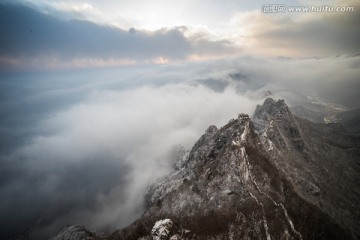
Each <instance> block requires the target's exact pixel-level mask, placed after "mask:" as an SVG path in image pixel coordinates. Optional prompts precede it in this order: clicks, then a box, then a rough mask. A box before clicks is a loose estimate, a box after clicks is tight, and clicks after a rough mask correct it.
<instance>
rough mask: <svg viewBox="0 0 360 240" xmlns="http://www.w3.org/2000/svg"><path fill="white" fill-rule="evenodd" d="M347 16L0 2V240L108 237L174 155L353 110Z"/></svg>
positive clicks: (252, 7)
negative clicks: (240, 130) (312, 107)
mask: <svg viewBox="0 0 360 240" xmlns="http://www.w3.org/2000/svg"><path fill="white" fill-rule="evenodd" d="M276 3H279V4H280V3H284V4H286V5H287V6H311V5H314V4H318V5H329V6H353V7H354V11H353V12H318V13H306V12H301V13H290V12H285V13H264V12H262V11H261V9H262V6H263V5H264V4H269V2H268V1H267V0H266V1H265V0H263V1H260V0H256V1H245V0H224V1H215V0H192V1H190V0H183V1H169V0H154V1H148V0H131V1H130V0H124V1H117V0H107V1H96V0H89V1H80V0H23V1H21V0H13V1H7V0H5V1H1V2H0V36H1V37H0V164H1V165H0V199H1V201H0V239H7V238H10V237H14V236H18V235H19V234H23V233H28V232H26V230H29V229H30V230H31V232H32V234H34V235H33V239H36V240H39V239H48V236H49V235H53V234H55V233H56V232H57V231H59V230H60V229H61V228H62V227H63V226H66V225H69V224H84V225H85V226H87V227H89V228H90V229H92V230H98V231H106V230H109V229H110V230H113V229H116V228H119V227H123V226H126V225H127V224H129V223H131V221H133V220H134V219H136V217H138V216H139V215H140V214H141V212H142V210H143V208H142V207H143V205H142V204H143V199H144V196H145V194H146V188H147V186H148V184H149V183H151V182H153V181H154V180H156V179H158V178H160V177H163V176H165V175H166V174H168V173H169V172H170V171H171V167H172V163H173V161H174V153H175V152H176V149H178V148H179V146H184V147H185V148H186V149H191V147H192V145H193V144H194V142H195V141H196V140H197V139H198V138H199V137H200V136H201V134H202V133H204V131H205V129H206V128H207V127H208V126H209V125H211V124H215V125H217V126H218V127H221V126H223V125H224V124H226V123H227V122H228V121H229V120H230V119H231V118H235V117H237V114H239V113H241V112H244V113H248V114H250V115H251V114H252V113H253V111H254V109H255V107H256V104H259V103H261V102H262V101H263V95H264V93H265V92H266V91H268V90H271V91H272V92H273V93H274V94H275V96H276V97H282V98H285V100H286V102H287V103H288V104H290V105H296V104H301V102H304V101H305V102H306V101H309V99H311V101H313V102H315V103H316V104H318V105H320V106H325V107H329V106H330V105H325V103H324V102H326V103H331V104H333V105H331V106H336V107H338V108H339V109H353V108H357V107H360V98H359V92H360V80H359V76H360V55H359V54H360V44H359V42H360V28H359V26H360V14H359V7H360V2H359V1H357V0H340V1H337V0H336V1H335V0H321V1H320V0H319V1H314V0H286V1H285V0H284V1H283V2H276Z"/></svg>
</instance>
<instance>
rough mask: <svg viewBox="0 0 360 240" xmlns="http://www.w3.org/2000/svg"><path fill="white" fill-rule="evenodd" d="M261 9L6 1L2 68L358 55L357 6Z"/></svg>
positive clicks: (352, 0) (346, 2)
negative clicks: (336, 9) (321, 9)
mask: <svg viewBox="0 0 360 240" xmlns="http://www.w3.org/2000/svg"><path fill="white" fill-rule="evenodd" d="M277 3H278V2H277ZM264 4H269V3H268V2H265V3H264V2H263V1H260V0H257V1H251V3H250V2H249V1H245V0H226V1H225V2H224V1H221V2H219V1H213V0H196V1H166V0H156V1H145V0H144V1H143V0H135V1H110V0H109V1H106V2H104V1H101V2H100V1H71V0H62V1H60V0H59V1H58V0H52V1H42V0H36V1H35V0H27V1H25V0H24V1H19V0H18V1H5V2H3V3H1V4H0V11H1V14H0V20H1V21H0V31H1V36H2V38H1V40H0V64H1V69H2V70H7V71H9V70H11V69H13V70H15V71H16V70H47V69H50V70H51V69H69V68H70V69H71V68H81V67H104V66H122V65H136V64H149V63H150V64H165V63H174V62H183V61H195V60H209V59H218V58H226V57H230V56H232V57H234V56H241V55H244V54H245V55H246V54H250V55H254V54H256V55H267V56H275V57H277V56H285V57H327V56H335V55H356V54H359V52H360V49H359V48H360V47H359V44H358V42H359V39H360V29H359V27H358V26H359V23H360V13H359V6H360V2H359V1H356V0H336V1H335V0H334V1H331V0H322V1H321V4H320V3H318V2H314V1H304V0H298V1H297V0H292V1H286V2H284V4H286V6H287V7H290V6H332V7H336V6H341V7H343V6H350V7H353V11H350V12H312V13H310V12H299V13H293V12H292V13H290V12H288V11H285V12H284V13H265V12H262V11H261V9H262V7H263V6H264ZM278 4H279V3H278ZM316 4H317V5H316Z"/></svg>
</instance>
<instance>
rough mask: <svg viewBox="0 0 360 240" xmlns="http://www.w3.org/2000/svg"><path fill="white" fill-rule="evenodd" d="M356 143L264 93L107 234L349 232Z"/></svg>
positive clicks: (212, 132) (355, 193)
mask: <svg viewBox="0 0 360 240" xmlns="http://www.w3.org/2000/svg"><path fill="white" fill-rule="evenodd" d="M359 146H360V139H359V138H358V137H356V136H353V135H350V134H348V133H347V132H346V131H345V130H343V129H342V127H341V126H340V125H336V124H332V125H325V124H313V123H311V122H308V121H305V120H302V119H299V118H297V117H295V116H294V115H293V114H292V113H291V112H290V111H289V109H288V107H287V105H286V104H285V102H284V101H283V100H279V101H274V100H273V99H271V98H268V99H266V100H265V102H264V104H263V105H262V106H258V107H257V109H256V111H255V113H254V116H253V117H252V118H251V119H250V118H249V116H248V115H246V114H240V115H239V116H238V118H237V119H232V120H230V122H229V123H228V124H226V125H225V126H224V127H222V128H220V129H217V128H216V127H215V126H210V127H209V128H208V129H207V130H206V132H205V134H204V135H203V136H201V137H200V139H199V140H198V141H197V142H196V144H195V145H194V146H193V148H192V149H191V151H190V152H189V153H187V154H185V155H184V156H182V157H181V158H180V159H179V160H178V161H177V162H176V163H175V166H174V170H173V172H172V173H171V174H170V176H168V177H167V178H165V179H163V180H162V181H159V182H158V183H155V184H153V185H152V186H151V187H150V189H149V193H148V195H147V197H146V199H145V204H146V211H145V213H144V214H143V216H142V217H141V219H139V220H138V221H136V222H135V223H133V224H132V225H131V226H129V227H127V228H125V229H123V230H121V231H117V232H114V233H113V234H112V235H110V236H108V237H107V238H108V239H267V240H270V239H357V238H359V236H360V227H359V226H360V221H359V217H360V212H359V208H358V207H359V206H358V203H359V202H360V201H359V200H360V179H359V176H360V175H359V173H360V170H359V166H360V162H359V156H360V149H359ZM161 219H164V220H161ZM159 220H160V221H159ZM164 221H165V222H167V225H166V228H165V227H162V228H160V229H166V231H164V230H162V233H164V234H162V235H159V234H158V235H154V233H155V232H159V231H160V230H157V229H155V227H156V226H157V227H158V228H159V226H160V225H161V223H162V222H164ZM155 222H156V224H155ZM170 222H171V224H170ZM154 224H155V226H154ZM153 226H154V228H153Z"/></svg>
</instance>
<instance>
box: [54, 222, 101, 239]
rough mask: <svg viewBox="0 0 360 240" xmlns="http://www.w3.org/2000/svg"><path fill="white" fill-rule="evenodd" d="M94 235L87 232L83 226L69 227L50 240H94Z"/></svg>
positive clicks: (95, 237)
mask: <svg viewBox="0 0 360 240" xmlns="http://www.w3.org/2000/svg"><path fill="white" fill-rule="evenodd" d="M95 239H98V238H97V236H96V234H95V233H93V232H90V231H89V230H87V229H86V228H85V227H84V226H80V225H71V226H68V227H66V228H64V229H63V230H62V231H61V232H60V233H59V234H58V235H56V236H55V237H54V238H52V239H51V240H95Z"/></svg>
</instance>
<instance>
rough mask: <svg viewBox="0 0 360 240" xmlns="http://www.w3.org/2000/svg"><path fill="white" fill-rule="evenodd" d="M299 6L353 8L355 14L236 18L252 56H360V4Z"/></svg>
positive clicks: (249, 14) (244, 14) (243, 15)
mask: <svg viewBox="0 0 360 240" xmlns="http://www.w3.org/2000/svg"><path fill="white" fill-rule="evenodd" d="M299 6H305V7H306V6H310V7H311V6H318V7H321V6H328V7H334V8H336V6H342V7H344V6H350V7H353V11H350V12H326V11H324V12H298V13H295V12H293V13H289V12H287V14H280V13H278V14H266V13H261V12H259V11H253V12H241V13H238V14H237V15H235V16H234V17H233V19H232V22H233V24H237V26H238V28H239V30H242V31H243V32H244V35H243V36H242V39H241V40H240V41H242V42H244V44H245V45H247V47H248V50H249V52H252V53H258V54H268V55H273V56H274V55H275V56H276V55H277V56H281V55H282V56H301V57H309V56H331V55H332V56H334V55H342V54H347V55H356V54H359V53H360V46H359V41H360V30H359V27H358V26H359V24H360V14H359V13H360V12H359V11H360V3H359V2H358V1H338V2H337V3H333V4H328V5H320V4H315V3H314V2H309V3H307V4H305V5H299ZM287 7H289V5H287ZM244 29H245V30H244Z"/></svg>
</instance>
